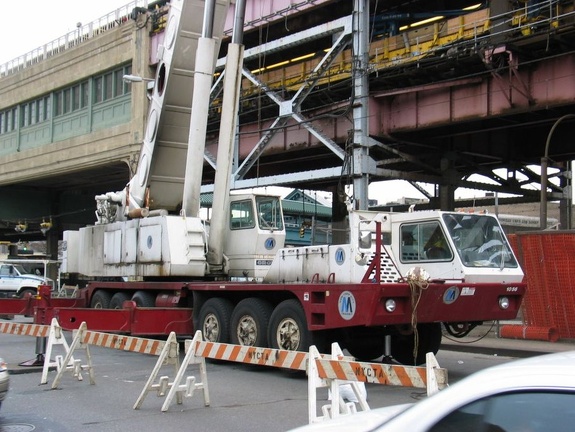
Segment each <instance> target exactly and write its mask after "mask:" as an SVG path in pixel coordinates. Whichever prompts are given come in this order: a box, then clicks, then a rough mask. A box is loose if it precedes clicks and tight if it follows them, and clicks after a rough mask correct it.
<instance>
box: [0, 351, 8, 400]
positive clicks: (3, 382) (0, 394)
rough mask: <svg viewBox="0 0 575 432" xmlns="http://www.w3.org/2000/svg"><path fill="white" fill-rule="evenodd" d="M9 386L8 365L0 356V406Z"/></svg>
mask: <svg viewBox="0 0 575 432" xmlns="http://www.w3.org/2000/svg"><path fill="white" fill-rule="evenodd" d="M9 387H10V375H9V374H8V365H7V364H6V362H5V361H4V359H2V358H0V406H2V402H3V401H4V399H6V395H7V394H8V389H9Z"/></svg>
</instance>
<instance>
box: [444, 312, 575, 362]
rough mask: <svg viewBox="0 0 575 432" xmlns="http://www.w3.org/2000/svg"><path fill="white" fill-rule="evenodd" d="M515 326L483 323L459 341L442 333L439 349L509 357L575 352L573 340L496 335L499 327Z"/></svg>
mask: <svg viewBox="0 0 575 432" xmlns="http://www.w3.org/2000/svg"><path fill="white" fill-rule="evenodd" d="M503 325H517V326H521V325H522V323H521V322H520V321H509V322H500V323H493V324H492V323H485V324H483V325H481V326H478V327H476V328H475V329H473V330H472V331H471V332H470V333H469V335H468V336H465V337H463V338H461V339H457V338H454V337H452V336H450V335H448V334H446V333H445V331H444V333H443V335H444V336H443V340H442V342H441V349H443V350H449V351H464V352H477V353H481V354H493V355H494V354H497V355H505V356H509V357H533V356H535V355H541V354H548V353H554V352H564V351H572V350H575V340H572V339H571V340H566V339H560V340H559V341H557V342H549V341H542V340H529V339H510V338H501V337H499V335H498V330H499V328H500V326H503Z"/></svg>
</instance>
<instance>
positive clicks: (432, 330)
mask: <svg viewBox="0 0 575 432" xmlns="http://www.w3.org/2000/svg"><path fill="white" fill-rule="evenodd" d="M417 331H418V334H419V337H418V339H419V345H418V349H417V355H416V356H415V358H414V356H413V348H414V345H415V335H414V333H411V334H409V335H401V334H397V335H392V336H391V356H392V357H393V359H394V360H396V361H397V362H399V363H401V364H404V365H415V366H418V365H421V364H423V363H425V357H426V354H427V353H428V352H432V353H433V354H437V351H439V347H440V346H441V337H442V334H441V324H440V323H431V324H419V325H418V326H417Z"/></svg>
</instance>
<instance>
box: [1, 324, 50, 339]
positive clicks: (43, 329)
mask: <svg viewBox="0 0 575 432" xmlns="http://www.w3.org/2000/svg"><path fill="white" fill-rule="evenodd" d="M0 333H8V334H15V335H20V336H35V337H48V334H50V326H49V325H41V324H20V323H0Z"/></svg>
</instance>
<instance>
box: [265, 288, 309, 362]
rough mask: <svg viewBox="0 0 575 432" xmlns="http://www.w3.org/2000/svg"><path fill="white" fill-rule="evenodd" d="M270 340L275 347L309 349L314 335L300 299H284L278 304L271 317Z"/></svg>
mask: <svg viewBox="0 0 575 432" xmlns="http://www.w3.org/2000/svg"><path fill="white" fill-rule="evenodd" d="M268 341H269V344H270V347H271V348H275V349H285V350H290V351H309V347H310V346H311V345H312V344H313V337H312V333H311V332H310V331H309V330H308V329H307V320H306V318H305V312H304V310H303V308H302V306H301V304H300V303H299V301H297V300H296V299H289V300H284V301H283V302H281V303H280V304H279V305H277V306H276V308H275V309H274V311H273V313H272V315H271V317H270V325H269V332H268Z"/></svg>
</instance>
